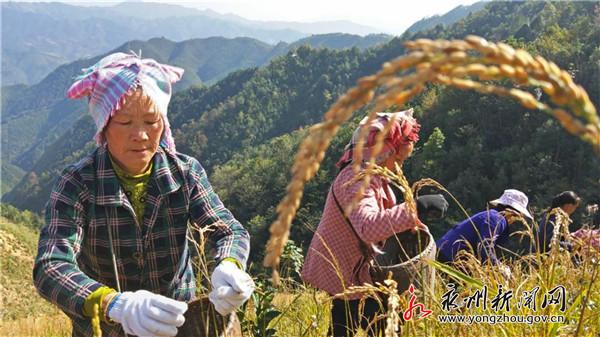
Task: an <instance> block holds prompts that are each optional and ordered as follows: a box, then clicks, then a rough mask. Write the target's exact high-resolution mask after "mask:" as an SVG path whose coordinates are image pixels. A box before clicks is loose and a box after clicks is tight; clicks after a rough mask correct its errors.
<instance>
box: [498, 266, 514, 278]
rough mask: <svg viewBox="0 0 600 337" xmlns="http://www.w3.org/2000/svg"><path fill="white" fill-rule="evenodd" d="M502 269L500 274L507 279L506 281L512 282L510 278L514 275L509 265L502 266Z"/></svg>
mask: <svg viewBox="0 0 600 337" xmlns="http://www.w3.org/2000/svg"><path fill="white" fill-rule="evenodd" d="M499 268H500V274H501V275H502V276H503V277H504V278H505V279H506V280H510V277H511V275H512V272H511V271H510V267H509V266H507V265H504V264H503V265H501V266H499Z"/></svg>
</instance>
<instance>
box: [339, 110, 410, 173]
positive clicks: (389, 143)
mask: <svg viewBox="0 0 600 337" xmlns="http://www.w3.org/2000/svg"><path fill="white" fill-rule="evenodd" d="M367 120H368V116H367V117H365V118H363V120H361V121H360V123H359V125H358V127H357V128H356V130H354V133H353V134H352V139H351V140H350V142H349V143H348V145H346V147H345V148H344V153H343V154H342V157H341V158H340V160H338V162H337V164H336V166H337V167H338V168H341V167H343V166H345V165H346V164H348V163H349V162H351V161H353V157H354V148H355V147H356V146H357V144H358V142H359V141H361V139H360V130H361V129H362V128H363V127H368V128H369V133H368V135H367V139H366V142H365V143H364V147H363V153H362V158H363V161H369V160H370V159H371V157H372V152H373V147H374V146H375V138H376V137H377V134H378V133H379V132H381V131H383V129H384V128H385V126H386V125H387V123H390V122H391V123H394V124H393V125H392V126H391V128H390V130H389V132H388V134H387V135H386V136H385V140H384V144H383V148H382V149H381V151H380V152H379V154H378V155H377V157H376V158H375V162H376V163H377V164H381V163H383V161H385V159H386V158H388V157H389V156H391V155H394V154H396V151H398V149H399V148H400V147H401V146H403V145H407V144H408V143H411V142H412V143H416V142H417V141H418V140H419V130H420V129H421V125H420V124H419V123H418V122H417V120H416V119H415V118H414V117H413V109H408V110H404V111H398V112H378V113H377V117H375V119H373V120H372V121H371V123H370V124H369V126H365V125H366V123H367Z"/></svg>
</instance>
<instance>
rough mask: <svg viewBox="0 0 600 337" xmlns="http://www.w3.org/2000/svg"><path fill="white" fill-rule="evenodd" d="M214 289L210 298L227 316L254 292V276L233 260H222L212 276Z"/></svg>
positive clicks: (209, 295)
mask: <svg viewBox="0 0 600 337" xmlns="http://www.w3.org/2000/svg"><path fill="white" fill-rule="evenodd" d="M211 281H212V286H213V290H212V291H211V292H210V294H208V299H209V300H210V301H211V302H212V303H213V305H214V306H215V309H216V310H217V312H219V313H220V314H221V315H223V316H225V315H227V314H230V313H232V312H233V311H235V309H237V308H238V307H239V306H241V305H242V304H243V303H244V302H246V301H247V300H248V299H249V298H250V295H252V293H253V292H254V287H255V286H254V281H253V280H252V277H250V275H248V274H247V273H245V272H244V271H243V270H241V269H240V268H238V266H236V265H235V263H233V262H231V261H221V263H219V265H218V266H217V267H216V268H215V271H214V272H213V274H212V277H211Z"/></svg>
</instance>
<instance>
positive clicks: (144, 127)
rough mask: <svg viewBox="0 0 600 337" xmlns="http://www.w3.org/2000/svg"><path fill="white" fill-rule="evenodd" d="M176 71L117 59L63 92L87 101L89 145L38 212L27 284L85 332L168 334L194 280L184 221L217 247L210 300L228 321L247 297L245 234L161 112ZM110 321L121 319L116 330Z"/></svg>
mask: <svg viewBox="0 0 600 337" xmlns="http://www.w3.org/2000/svg"><path fill="white" fill-rule="evenodd" d="M182 75H183V69H180V68H177V67H172V66H168V65H164V64H160V63H157V62H156V61H154V60H152V59H141V58H140V57H138V56H137V55H135V54H125V53H116V54H112V55H109V56H106V57H105V58H103V59H101V60H100V61H99V62H98V63H97V64H95V65H94V66H92V67H90V68H88V69H84V74H83V75H81V76H79V77H78V78H77V80H76V82H75V83H74V84H73V85H72V86H71V88H70V89H69V91H68V93H67V95H68V97H69V98H72V99H76V98H80V97H88V108H89V112H90V113H91V115H92V117H93V118H94V121H95V123H96V127H97V132H96V135H95V139H96V141H97V144H98V147H97V149H96V150H95V151H94V152H93V153H92V154H91V155H89V156H87V157H85V158H83V159H82V160H80V161H79V162H78V163H76V164H74V165H71V166H69V167H67V168H66V169H65V170H64V171H63V172H62V174H61V175H60V177H59V178H58V180H57V182H56V184H55V185H54V188H53V189H52V193H51V195H50V200H49V201H48V203H47V205H46V224H45V226H44V227H43V229H42V231H41V233H40V240H39V248H38V255H37V258H36V260H35V266H34V270H33V278H34V282H35V285H36V287H37V289H38V291H39V293H40V294H41V295H42V296H43V297H45V298H46V299H47V300H49V301H50V302H52V303H54V304H55V305H57V306H58V307H59V308H60V309H62V310H63V311H64V312H65V313H66V314H67V315H68V316H69V317H70V318H71V320H72V322H73V335H74V336H91V335H92V326H91V321H90V318H91V317H92V316H93V315H94V313H93V308H94V307H96V305H97V307H98V308H99V314H100V317H101V319H102V323H101V328H102V331H103V332H104V334H105V335H108V336H122V335H124V334H125V333H126V334H129V335H136V336H174V335H175V334H176V333H177V328H178V327H179V326H181V325H182V324H183V322H184V316H183V314H184V312H185V311H186V310H187V304H186V302H187V301H190V300H191V299H193V298H194V295H195V290H196V281H195V276H194V271H193V269H192V264H191V259H190V249H191V247H190V246H189V243H188V240H187V237H188V236H187V234H188V230H189V229H188V223H191V225H192V226H196V227H198V228H207V227H210V228H211V230H210V231H209V233H210V234H209V235H210V239H212V241H214V243H215V247H216V249H215V250H216V254H215V259H216V261H217V267H216V268H215V270H214V272H213V274H212V277H211V280H212V287H213V289H212V292H211V293H210V294H209V298H210V300H211V301H212V302H213V304H214V305H215V308H216V309H217V311H219V312H220V313H221V314H223V315H226V314H228V313H231V312H233V311H234V310H235V309H236V308H237V307H238V306H240V305H241V304H242V303H243V302H244V301H246V300H247V299H248V298H249V297H250V295H251V293H252V291H253V290H254V283H253V281H252V278H251V277H250V276H249V275H248V274H247V273H246V272H245V271H244V267H245V264H246V260H247V258H248V252H249V236H248V232H247V231H246V230H245V229H244V228H243V227H242V226H241V224H240V223H239V222H238V221H237V220H236V219H235V218H234V217H233V215H232V214H231V212H229V211H228V210H227V209H226V208H225V207H224V206H223V204H222V203H221V201H220V200H219V197H218V196H217V195H216V194H215V192H214V191H213V189H212V187H211V185H210V183H209V182H208V180H207V176H206V172H205V171H204V169H203V168H202V166H201V165H200V163H199V162H198V161H197V160H196V159H194V158H192V157H189V156H186V155H184V154H181V153H178V152H176V151H175V143H174V141H173V137H172V135H171V130H170V126H169V121H168V119H167V108H168V104H169V100H170V98H171V85H172V84H173V83H174V82H176V81H178V80H179V79H180V78H181V76H182ZM115 323H118V324H115Z"/></svg>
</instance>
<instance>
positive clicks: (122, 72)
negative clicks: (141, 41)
mask: <svg viewBox="0 0 600 337" xmlns="http://www.w3.org/2000/svg"><path fill="white" fill-rule="evenodd" d="M182 76H183V69H181V68H178V67H174V66H170V65H166V64H160V63H158V62H156V61H155V60H153V59H142V58H140V57H139V56H137V55H136V54H134V53H131V54H126V53H114V54H110V55H108V56H106V57H104V58H103V59H101V60H100V61H98V63H96V64H94V65H93V66H91V67H89V68H85V69H83V74H82V75H80V76H78V77H77V78H76V81H75V83H73V84H72V85H71V87H70V88H69V90H68V91H67V97H68V98H71V99H77V98H81V97H84V96H88V97H89V101H88V110H89V112H90V114H91V115H92V118H93V119H94V122H95V123H96V134H95V136H94V139H95V140H96V143H97V144H98V145H102V144H104V143H105V142H106V140H105V139H104V135H103V133H102V131H103V130H104V127H106V124H107V123H108V120H109V119H110V117H112V116H113V115H114V114H115V112H116V111H117V110H119V108H120V107H121V106H122V105H123V103H124V100H125V97H126V96H130V95H131V94H133V93H134V92H135V91H136V90H137V88H138V87H141V88H142V89H143V91H144V93H145V94H146V95H148V97H150V99H151V100H152V101H153V102H154V104H155V105H156V107H157V108H158V111H159V113H160V114H161V116H162V119H163V122H164V132H163V135H162V138H161V145H162V146H163V147H165V148H167V149H168V150H171V151H172V152H175V141H174V140H173V134H172V133H171V126H170V124H169V120H168V118H167V111H168V106H169V101H170V100H171V94H172V84H173V83H175V82H177V81H179V80H180V79H181V77H182Z"/></svg>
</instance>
